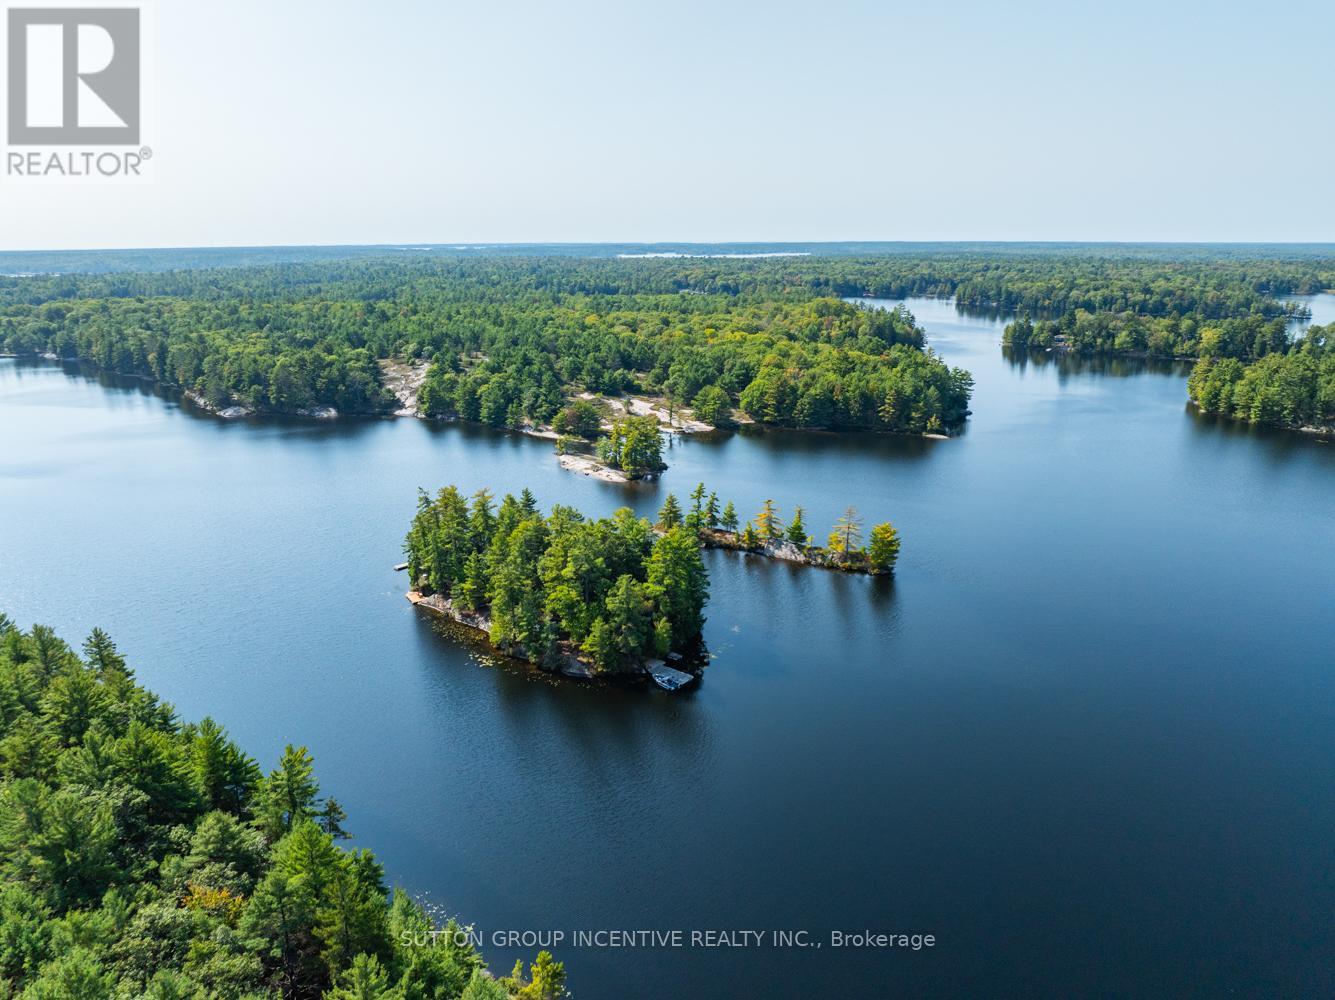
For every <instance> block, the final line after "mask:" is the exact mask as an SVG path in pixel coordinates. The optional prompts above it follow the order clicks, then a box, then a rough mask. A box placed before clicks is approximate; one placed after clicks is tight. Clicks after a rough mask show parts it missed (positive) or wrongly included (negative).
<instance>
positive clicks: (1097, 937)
mask: <svg viewBox="0 0 1335 1000" xmlns="http://www.w3.org/2000/svg"><path fill="white" fill-rule="evenodd" d="M883 304H887V305H888V304H889V303H883ZM908 305H909V308H910V309H911V310H912V311H913V312H914V314H915V315H916V316H918V318H919V319H920V320H921V321H922V322H923V323H924V324H925V326H926V328H927V330H928V332H929V336H930V342H931V344H932V346H933V347H934V348H935V349H936V350H938V351H939V352H940V353H941V354H942V355H944V356H945V357H946V359H947V360H949V361H950V362H951V363H953V364H959V365H962V366H964V367H967V368H969V369H970V370H972V372H973V373H974V376H975V378H976V380H977V391H976V395H975V400H974V404H973V410H974V415H973V418H972V419H971V421H970V424H969V426H968V429H967V431H966V432H965V433H964V434H963V435H962V436H960V437H958V438H956V439H953V440H948V441H931V440H922V439H913V438H899V437H875V436H861V435H852V436H834V435H829V434H817V433H810V434H803V433H785V434H733V435H730V436H723V437H721V438H719V439H717V440H704V439H699V440H689V441H686V442H681V441H678V442H676V443H675V444H674V445H673V447H672V449H671V450H670V451H669V452H668V453H667V458H668V460H669V462H670V463H671V469H670V470H669V471H668V473H667V474H666V475H665V476H664V477H663V479H662V481H661V482H659V483H656V484H647V485H632V486H616V485H612V484H607V483H601V482H597V481H594V480H591V479H587V478H584V477H582V476H578V475H574V474H571V473H568V472H565V471H563V470H561V469H560V468H559V467H558V466H557V464H556V461H555V459H554V458H553V456H552V453H551V445H550V443H548V442H543V441H538V440H534V439H531V438H526V437H522V436H518V435H512V434H505V433H498V432H491V431H487V430H483V429H478V428H467V427H461V426H451V425H438V424H429V423H426V422H422V421H417V420H411V419H407V420H404V419H401V420H364V421H356V420H348V421H339V422H337V423H335V424H332V425H331V424H319V423H309V422H308V423H303V422H297V421H283V420H268V421H265V420H256V421H250V422H245V423H224V422H221V421H218V420H215V419H212V418H210V417H207V416H201V415H196V414H193V413H190V412H187V411H186V410H184V409H182V408H181V407H180V406H179V405H178V404H177V403H176V402H174V401H172V400H170V399H165V398H163V397H161V396H160V395H158V394H155V393H154V392H152V391H150V390H148V389H147V388H145V387H144V386H142V385H139V384H136V383H132V382H124V381H117V380H112V379H104V380H97V379H93V378H88V377H85V376H83V375H81V374H79V373H78V372H76V371H74V370H66V369H63V368H62V367H60V366H57V365H54V364H46V363H41V364H36V363H25V362H18V361H15V360H13V359H8V360H3V361H0V543H2V544H0V608H3V609H4V610H6V611H7V612H8V613H9V614H10V615H11V616H13V617H14V618H16V619H17V620H18V621H19V622H20V623H21V624H22V625H23V626H24V627H27V626H28V625H30V624H32V623H33V622H34V621H41V622H46V623H49V624H51V625H54V626H56V627H57V628H58V629H59V630H60V631H61V632H62V633H63V634H64V635H65V636H66V637H67V638H69V639H71V640H76V639H78V638H80V637H82V636H83V635H84V634H86V633H87V632H88V630H89V629H90V628H92V627H93V626H94V625H100V626H102V627H104V628H106V629H107V630H108V631H109V632H111V634H112V635H113V636H114V637H115V639H116V640H117V641H118V642H119V644H120V646H121V648H122V650H123V651H124V652H125V653H126V654H127V655H128V656H129V658H130V662H131V664H132V665H133V666H134V667H135V668H136V670H137V672H138V676H139V678H140V679H141V681H143V682H144V683H145V684H146V685H148V686H149V687H150V688H152V689H154V690H156V691H158V692H159V693H161V694H162V695H163V696H164V697H166V698H167V699H169V700H171V701H172V702H173V703H174V704H175V705H176V706H177V708H178V709H179V711H180V712H181V713H182V715H183V716H185V717H186V718H198V717H200V716H202V715H204V714H211V715H213V716H214V717H215V718H217V719H218V720H219V721H220V722H222V723H223V724H224V725H226V726H227V728H228V729H229V731H230V732H231V733H232V734H233V736H235V737H236V738H237V739H238V740H239V741H240V742H241V743H242V744H243V745H244V746H245V747H246V748H247V749H248V750H249V751H250V752H251V753H252V754H254V755H255V756H256V757H258V758H259V760H260V761H261V763H262V764H263V766H264V767H265V768H266V770H267V769H268V768H271V767H272V766H273V765H274V763H275V761H276V758H277V756H278V754H279V753H280V752H281V750H282V747H283V744H284V743H286V742H293V743H304V744H306V745H308V746H309V747H310V748H311V750H312V752H313V754H314V756H315V760H316V765H317V769H318V772H319V775H320V777H321V779H322V782H323V785H324V788H325V790H326V791H327V792H331V793H333V794H335V795H336V796H337V797H338V798H339V800H340V801H341V802H342V803H343V805H344V806H345V808H346V809H347V811H348V813H349V817H350V818H349V820H348V823H347V826H348V827H349V829H351V830H352V831H353V832H354V833H355V834H357V836H358V840H357V841H356V843H359V844H364V845H366V846H369V847H371V848H372V849H373V850H375V852H376V853H377V855H378V856H379V858H380V859H381V860H382V861H383V862H384V864H385V865H386V867H387V870H388V872H389V875H390V878H391V879H392V880H393V881H395V882H397V883H399V884H401V885H403V886H405V887H408V888H410V889H411V890H412V891H414V892H417V893H419V894H422V895H424V896H426V897H427V898H429V899H430V900H432V901H433V902H434V903H436V904H437V905H438V906H439V907H441V909H442V911H443V912H447V913H453V914H459V915H461V916H462V917H463V918H464V919H465V920H467V921H470V922H472V923H474V924H475V925H476V927H477V929H478V930H479V931H480V932H482V933H483V934H484V935H486V936H490V935H491V934H492V933H493V932H495V931H498V930H499V931H506V930H540V931H549V930H553V929H560V930H565V931H566V932H567V933H569V932H570V931H572V930H575V929H583V930H598V929H619V930H641V929H649V930H664V931H666V930H671V929H681V930H684V931H686V932H688V933H689V931H691V930H696V929H699V930H715V931H717V930H742V929H761V930H767V931H768V930H773V929H790V930H806V931H808V932H809V933H810V934H811V935H812V940H813V942H815V941H819V942H822V944H823V946H822V947H819V948H816V947H806V948H800V947H794V948H778V949H776V948H772V947H763V948H755V947H751V948H741V947H713V948H706V947H690V946H689V938H688V946H686V947H682V948H676V949H674V948H657V947H643V948H585V947H569V946H566V947H558V948H556V949H555V950H556V952H557V957H558V958H560V959H563V960H564V961H565V962H566V963H567V967H568V970H569V974H570V975H569V986H570V987H571V989H572V990H573V991H574V993H575V995H576V996H577V997H579V998H581V1000H623V998H630V997H636V998H639V997H644V998H651V1000H655V998H664V1000H667V998H684V997H691V998H701V1000H714V998H717V1000H732V998H735V997H741V996H761V995H763V996H765V997H767V998H787V997H792V998H799V997H800V998H811V997H835V996H845V997H854V996H856V997H877V996H892V995H895V996H908V995H912V996H922V995H937V996H956V995H961V994H966V993H967V994H985V995H997V994H1009V995H1017V994H1031V993H1047V994H1052V995H1068V996H1070V995H1091V994H1100V995H1137V996H1147V995H1171V994H1177V995H1183V994H1202V995H1218V994H1221V993H1225V992H1233V993H1235V994H1237V995H1249V994H1250V995H1257V994H1267V995H1300V994H1302V995H1330V993H1331V991H1332V989H1335V972H1333V971H1332V970H1335V922H1332V920H1331V914H1332V913H1335V868H1333V867H1332V859H1331V838H1332V831H1335V782H1333V781H1332V775H1335V670H1332V667H1335V600H1333V599H1332V598H1335V518H1332V517H1331V516H1330V510H1331V501H1332V497H1335V444H1329V443H1323V442H1320V441H1317V440H1313V439H1310V438H1308V437H1305V436H1302V435H1298V434H1291V433H1285V432H1270V431H1258V430H1249V429H1245V428H1240V427H1238V426H1235V425H1230V424H1226V423H1222V422H1219V421H1216V420H1211V419H1206V418H1202V417H1200V416H1198V415H1196V414H1194V413H1193V412H1191V411H1190V409H1189V408H1188V406H1187V402H1186V388H1185V379H1186V371H1187V368H1186V367H1185V366H1182V365H1172V364H1163V365H1153V364H1146V363H1143V362H1108V361H1104V362H1090V361H1080V360H1077V359H1056V360H1054V359H1051V358H1050V357H1046V356H1044V357H1043V358H1042V359H1040V360H1035V359H1024V360H1014V361H1012V360H1007V359H1006V358H1005V357H1003V354H1002V350H1001V348H1000V346H999V345H1000V339H1001V327H1002V325H1003V321H1001V320H997V319H989V318H983V317H975V316H969V315H965V314H961V313H960V312H958V311H956V309H955V308H954V306H953V305H952V304H950V303H949V302H944V301H937V300H911V301H910V302H909V303H908ZM1314 312H1315V310H1314ZM697 480H704V481H705V482H707V483H708V484H709V486H710V487H711V488H713V489H715V490H717V491H718V493H719V495H720V497H721V498H723V499H725V500H727V499H731V500H733V501H734V502H735V503H736V504H737V507H738V510H739V511H740V512H742V514H743V516H747V515H750V514H753V512H754V511H756V510H758V509H759V507H760V505H761V502H762V500H764V499H765V498H767V497H772V498H773V499H774V500H776V501H777V503H778V504H779V505H780V507H781V508H783V510H784V511H785V512H788V511H791V509H792V507H793V505H794V504H799V503H800V504H802V505H803V506H804V507H805V508H806V510H807V524H808V526H809V529H811V530H813V531H818V532H820V533H822V534H823V533H824V532H825V531H828V527H829V525H830V524H831V523H832V521H833V519H834V518H835V517H836V516H837V515H838V514H839V513H840V512H841V511H842V510H843V509H844V507H846V506H847V505H849V504H854V505H856V506H857V508H858V509H859V511H860V512H862V514H863V515H864V517H865V518H866V519H867V522H868V524H870V523H874V522H875V521H880V520H886V519H889V520H892V521H893V522H894V523H895V524H896V526H897V527H898V528H899V529H900V530H901V532H902V533H903V537H904V545H905V547H904V554H903V557H902V559H901V561H900V565H899V572H898V574H897V577H896V579H895V580H894V582H893V583H890V582H888V581H885V580H874V579H868V578H852V577H844V576H840V575H836V574H832V573H828V572H824V571H819V570H814V569H803V568H798V567H793V566H788V565H784V564H776V563H769V562H764V561H760V560H755V559H751V558H748V557H744V556H738V555H736V554H731V553H722V552H710V553H706V559H707V563H708V567H709V570H710V572H711V575H712V589H713V600H712V602H711V604H710V606H709V608H708V609H707V611H708V615H709V622H708V625H707V628H706V638H707V641H708V643H709V646H710V648H711V649H712V651H713V652H714V654H715V660H714V662H713V663H712V664H711V665H710V667H709V668H708V670H707V672H706V676H705V679H704V682H703V684H702V685H701V686H700V688H699V689H698V690H697V691H695V692H693V693H690V694H687V695H685V696H677V697H673V696H668V695H666V694H662V693H660V692H657V691H628V690H620V689H615V688H612V689H602V688H590V687H583V686H580V685H578V684H575V683H570V682H555V681H552V680H549V679H546V678H543V677H538V676H535V675H533V674H532V673H530V672H527V671H525V670H522V669H517V668H514V667H512V666H507V665H505V664H496V663H494V662H487V660H486V658H485V657H482V656H480V655H479V654H478V653H477V652H475V651H473V650H471V649H470V648H469V647H467V646H466V645H461V644H459V643H458V642H456V641H455V640H453V639H451V638H450V637H449V636H448V635H444V634H442V633H441V632H440V631H438V626H436V625H434V624H433V623H432V622H431V621H429V620H427V619H425V618H424V617H423V616H422V615H421V614H420V613H418V612H416V611H415V610H414V609H413V608H412V607H410V606H409V605H408V603H407V602H406V601H405V600H404V598H403V591H404V589H405V584H406V581H405V579H404V576H403V574H396V573H394V572H393V571H392V569H391V567H392V566H393V564H395V563H397V562H398V561H399V560H400V558H401V556H400V545H401V541H402V537H403V534H404V532H405V530H406V528H407V524H408V521H409V519H410V517H411V515H412V512H413V508H414V502H415V493H416V490H417V488H418V487H419V486H424V487H428V488H430V489H435V488H437V487H439V486H441V485H443V484H446V483H457V484H458V485H460V486H461V487H462V488H463V489H464V490H466V491H472V490H474V489H477V488H478V487H481V486H484V485H487V486H491V487H492V488H494V489H497V490H518V489H520V488H522V487H523V486H525V485H527V486H529V487H531V488H532V489H533V490H534V492H535V493H536V494H537V496H538V499H539V501H540V503H541V504H542V505H543V506H544V507H549V506H550V505H551V504H552V503H554V502H561V503H568V504H573V505H576V506H578V507H580V508H582V509H584V510H585V511H587V512H590V513H596V514H603V513H607V512H610V511H611V510H612V509H614V508H615V507H617V506H620V505H623V504H629V505H631V506H633V507H635V508H636V509H637V510H639V511H640V512H642V513H645V514H649V513H651V512H653V511H655V510H656V509H657V507H658V506H659V505H660V504H661V502H662V499H663V497H664V496H665V495H666V493H667V492H668V491H674V492H676V493H677V495H678V496H679V497H684V495H685V494H686V493H688V492H689V491H690V489H691V488H692V486H693V485H694V484H695V482H696V481H697ZM867 929H870V930H873V931H885V932H903V933H920V934H932V935H934V936H935V940H936V944H935V945H934V946H933V947H931V948H924V949H922V950H920V951H916V952H915V951H912V950H906V949H886V948H873V949H846V948H845V949H840V948H835V947H833V946H832V945H831V943H830V938H829V934H830V932H831V931H832V930H840V931H850V932H851V931H858V932H860V931H863V930H867ZM485 950H486V953H487V955H488V957H489V958H490V959H491V960H492V964H493V967H494V968H496V969H498V970H500V971H506V970H508V967H509V965H510V964H512V963H513V961H514V959H515V958H516V957H518V956H519V955H521V954H522V955H525V956H527V957H531V956H532V953H533V952H534V951H535V950H536V949H535V948H518V949H517V948H513V947H495V946H492V945H491V944H490V943H488V944H487V945H486V949H485Z"/></svg>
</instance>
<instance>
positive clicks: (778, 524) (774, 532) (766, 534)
mask: <svg viewBox="0 0 1335 1000" xmlns="http://www.w3.org/2000/svg"><path fill="white" fill-rule="evenodd" d="M756 523H757V525H758V526H759V528H760V536H761V537H762V538H763V539H764V540H765V541H767V542H777V541H778V540H779V539H780V538H782V537H783V522H782V521H780V520H779V511H778V508H777V507H775V506H774V501H773V500H766V501H765V505H764V507H762V508H761V511H760V513H759V514H757V515H756Z"/></svg>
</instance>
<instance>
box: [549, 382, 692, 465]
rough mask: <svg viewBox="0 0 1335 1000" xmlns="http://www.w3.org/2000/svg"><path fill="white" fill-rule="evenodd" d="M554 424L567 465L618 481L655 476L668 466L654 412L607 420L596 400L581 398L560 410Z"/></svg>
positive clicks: (562, 460)
mask: <svg viewBox="0 0 1335 1000" xmlns="http://www.w3.org/2000/svg"><path fill="white" fill-rule="evenodd" d="M552 426H553V430H554V431H555V433H556V434H557V438H556V454H557V456H558V461H559V462H560V463H561V467H562V468H563V469H570V470H571V471H573V472H582V473H584V474H585V475H588V476H594V477H596V478H598V479H604V480H607V481H608V482H617V483H625V482H630V481H631V480H634V479H652V478H654V477H656V476H658V475H659V473H661V472H664V471H665V470H666V469H667V462H665V461H664V460H663V436H662V433H661V432H660V430H659V424H658V418H657V417H656V416H654V415H652V414H644V415H641V416H626V417H619V418H617V419H615V420H612V421H611V422H610V423H604V422H603V418H602V413H601V411H600V410H599V409H598V407H597V406H595V405H594V403H593V402H592V401H590V400H587V399H579V400H576V401H575V402H574V403H572V404H571V405H570V406H567V407H566V408H565V409H563V410H562V411H561V412H560V413H558V414H557V415H556V419H555V420H554V421H553V425H552Z"/></svg>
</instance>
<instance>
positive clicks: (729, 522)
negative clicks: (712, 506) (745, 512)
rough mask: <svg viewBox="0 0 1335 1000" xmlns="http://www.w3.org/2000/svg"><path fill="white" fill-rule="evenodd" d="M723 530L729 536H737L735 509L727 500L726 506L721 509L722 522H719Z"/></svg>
mask: <svg viewBox="0 0 1335 1000" xmlns="http://www.w3.org/2000/svg"><path fill="white" fill-rule="evenodd" d="M720 523H721V524H722V526H723V530H724V531H726V532H729V533H730V534H734V535H735V534H737V508H736V507H734V506H733V505H732V501H731V500H729V501H728V503H727V506H725V507H724V508H723V520H722V521H721V522H720Z"/></svg>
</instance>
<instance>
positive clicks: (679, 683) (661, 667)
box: [644, 660, 695, 691]
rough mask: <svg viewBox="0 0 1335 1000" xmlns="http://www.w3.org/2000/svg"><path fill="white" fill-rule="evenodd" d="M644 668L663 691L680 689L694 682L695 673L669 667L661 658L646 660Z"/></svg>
mask: <svg viewBox="0 0 1335 1000" xmlns="http://www.w3.org/2000/svg"><path fill="white" fill-rule="evenodd" d="M644 669H645V670H646V671H647V672H648V674H649V676H650V677H651V678H653V681H654V683H655V684H657V685H658V686H659V687H661V688H662V689H663V690H664V691H680V690H681V689H682V688H684V687H686V686H688V685H690V684H694V683H695V674H688V673H686V671H684V670H678V669H677V668H676V667H669V666H668V665H667V664H666V663H664V662H663V661H662V660H647V661H645V664H644Z"/></svg>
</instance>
